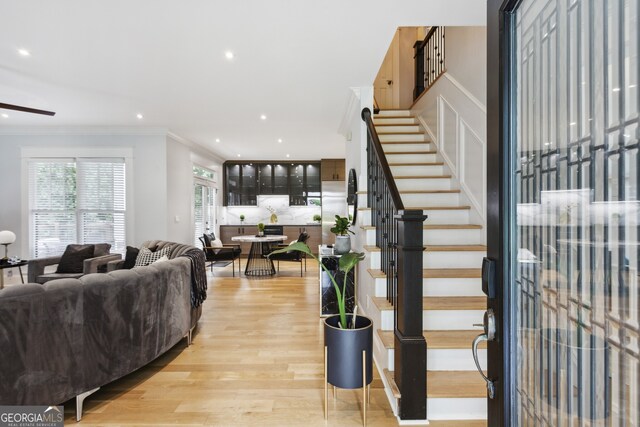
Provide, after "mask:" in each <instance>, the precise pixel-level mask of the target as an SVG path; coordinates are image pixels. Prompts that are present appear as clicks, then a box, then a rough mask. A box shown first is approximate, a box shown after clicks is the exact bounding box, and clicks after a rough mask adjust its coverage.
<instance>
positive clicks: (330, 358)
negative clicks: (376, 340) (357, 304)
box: [324, 314, 373, 389]
mask: <svg viewBox="0 0 640 427" xmlns="http://www.w3.org/2000/svg"><path fill="white" fill-rule="evenodd" d="M351 317H353V315H351V314H347V320H351ZM339 320H340V316H339V315H335V316H330V317H327V318H326V319H324V345H325V346H326V347H327V382H328V383H329V384H331V385H334V386H336V387H339V388H347V389H354V388H361V387H362V385H363V384H362V351H363V350H364V351H365V352H366V363H367V382H366V383H367V384H370V383H371V380H372V376H373V322H371V319H369V318H368V317H364V316H356V328H355V329H340V328H339V327H338V322H339Z"/></svg>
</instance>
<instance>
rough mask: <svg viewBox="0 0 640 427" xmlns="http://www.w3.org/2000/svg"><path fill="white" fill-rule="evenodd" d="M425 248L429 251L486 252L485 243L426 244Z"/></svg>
mask: <svg viewBox="0 0 640 427" xmlns="http://www.w3.org/2000/svg"><path fill="white" fill-rule="evenodd" d="M424 250H425V251H427V252H466V251H470V252H476V251H480V252H486V250H487V247H486V246H485V245H426V246H425V247H424Z"/></svg>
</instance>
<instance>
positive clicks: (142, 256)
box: [134, 246, 171, 267]
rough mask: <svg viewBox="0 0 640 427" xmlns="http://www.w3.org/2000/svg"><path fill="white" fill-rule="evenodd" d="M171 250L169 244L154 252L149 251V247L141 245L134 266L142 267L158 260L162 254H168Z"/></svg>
mask: <svg viewBox="0 0 640 427" xmlns="http://www.w3.org/2000/svg"><path fill="white" fill-rule="evenodd" d="M170 251H171V246H166V247H164V248H162V249H160V250H157V251H156V252H151V250H150V249H149V248H146V247H142V248H140V252H139V253H138V257H137V258H136V264H135V266H134V267H143V266H145V265H149V264H152V263H154V262H155V261H157V260H159V259H160V258H162V257H163V256H165V255H166V256H167V257H168V256H169V252H170Z"/></svg>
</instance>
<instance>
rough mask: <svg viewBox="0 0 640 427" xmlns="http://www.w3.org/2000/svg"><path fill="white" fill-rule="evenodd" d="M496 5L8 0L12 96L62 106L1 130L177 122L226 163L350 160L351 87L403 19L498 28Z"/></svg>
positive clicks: (15, 100)
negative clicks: (23, 52)
mask: <svg viewBox="0 0 640 427" xmlns="http://www.w3.org/2000/svg"><path fill="white" fill-rule="evenodd" d="M485 9H486V2H485V1H483V0H406V1H391V0H386V1H380V0H367V1H365V0H324V1H308V0H268V1H267V0H236V1H230V0H227V1H212V0H188V1H177V0H135V1H132V0H109V1H100V0H55V1H41V0H20V1H15V0H0V102H5V103H11V104H19V105H26V106H30V107H34V108H41V109H51V110H54V111H56V112H57V114H56V116H55V117H53V118H52V117H45V116H38V115H33V114H25V113H18V112H13V111H5V110H0V112H3V113H7V114H9V115H10V117H9V118H8V119H5V118H0V126H2V127H5V126H55V127H59V126H101V127H102V126H140V127H143V126H144V127H146V126H149V127H165V128H168V129H169V130H171V131H172V132H174V133H175V134H177V135H180V136H181V137H183V138H186V139H189V140H191V141H193V142H195V143H197V144H200V145H203V146H205V147H207V148H209V149H210V150H212V151H213V152H215V153H217V154H218V155H220V156H221V157H223V158H225V159H228V158H237V154H241V155H242V157H243V158H245V159H282V158H284V156H285V155H286V154H290V155H291V158H292V159H317V158H321V157H338V156H341V155H343V153H344V139H343V137H342V136H340V135H338V133H337V128H338V126H339V124H340V120H341V118H342V114H343V113H344V109H345V106H346V101H347V97H348V93H349V87H356V86H368V85H371V84H372V82H373V79H374V77H375V75H376V73H377V71H378V68H379V66H380V64H381V62H382V59H383V58H384V55H385V52H386V50H387V48H388V45H389V42H390V41H391V38H392V37H393V34H394V31H395V29H396V27H398V26H420V25H425V26H426V25H485V21H486V18H485V17H486V12H485ZM20 48H24V49H28V50H29V51H30V52H31V56H30V57H22V56H20V55H18V53H17V50H18V49H20ZM226 50H232V51H233V52H234V53H235V55H236V58H235V59H234V60H233V61H228V60H227V59H225V56H224V52H225V51H226ZM138 112H140V113H142V114H143V115H144V119H143V120H138V119H136V117H135V116H136V113H138ZM261 114H266V115H267V117H268V118H267V120H266V121H261V120H260V118H259V116H260V115H261ZM216 138H220V139H221V142H220V143H216V142H215V139H216ZM278 138H282V139H283V143H282V144H278V143H277V142H276V141H277V139H278Z"/></svg>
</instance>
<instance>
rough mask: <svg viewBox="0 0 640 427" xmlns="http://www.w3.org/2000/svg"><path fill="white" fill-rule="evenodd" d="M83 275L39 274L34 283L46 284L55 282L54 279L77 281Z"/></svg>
mask: <svg viewBox="0 0 640 427" xmlns="http://www.w3.org/2000/svg"><path fill="white" fill-rule="evenodd" d="M83 274H84V273H48V274H41V275H40V276H38V277H36V283H40V284H43V283H46V282H48V281H49V280H56V279H78V278H80V277H82V276H83Z"/></svg>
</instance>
